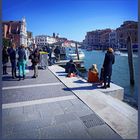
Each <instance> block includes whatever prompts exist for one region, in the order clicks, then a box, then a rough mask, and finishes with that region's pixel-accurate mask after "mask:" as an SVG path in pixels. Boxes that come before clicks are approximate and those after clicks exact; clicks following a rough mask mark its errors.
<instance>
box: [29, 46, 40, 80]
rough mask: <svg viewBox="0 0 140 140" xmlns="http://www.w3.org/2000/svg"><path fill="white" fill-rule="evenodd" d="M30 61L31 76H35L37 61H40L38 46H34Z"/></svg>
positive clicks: (36, 73) (36, 74)
mask: <svg viewBox="0 0 140 140" xmlns="http://www.w3.org/2000/svg"><path fill="white" fill-rule="evenodd" d="M31 62H32V67H33V70H34V75H33V77H32V78H36V77H38V63H39V62H40V52H39V49H38V48H36V49H35V51H34V52H33V58H32V60H31Z"/></svg>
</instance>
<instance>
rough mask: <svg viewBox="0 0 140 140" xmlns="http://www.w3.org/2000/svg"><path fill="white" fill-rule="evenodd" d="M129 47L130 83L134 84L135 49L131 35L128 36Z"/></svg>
mask: <svg viewBox="0 0 140 140" xmlns="http://www.w3.org/2000/svg"><path fill="white" fill-rule="evenodd" d="M127 49H128V64H129V73H130V84H131V85H134V83H135V81H134V66H133V50H132V42H131V38H130V36H129V37H128V38H127Z"/></svg>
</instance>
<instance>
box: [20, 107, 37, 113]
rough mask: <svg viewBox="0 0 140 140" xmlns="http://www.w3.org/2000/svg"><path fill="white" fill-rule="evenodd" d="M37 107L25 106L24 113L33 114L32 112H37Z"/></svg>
mask: <svg viewBox="0 0 140 140" xmlns="http://www.w3.org/2000/svg"><path fill="white" fill-rule="evenodd" d="M36 111H37V110H36V106H35V105H30V106H24V107H23V113H24V114H26V113H31V112H36Z"/></svg>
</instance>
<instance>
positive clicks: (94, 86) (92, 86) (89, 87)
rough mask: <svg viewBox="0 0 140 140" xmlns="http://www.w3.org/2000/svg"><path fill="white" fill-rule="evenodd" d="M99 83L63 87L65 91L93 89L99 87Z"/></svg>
mask: <svg viewBox="0 0 140 140" xmlns="http://www.w3.org/2000/svg"><path fill="white" fill-rule="evenodd" d="M100 86H101V84H94V85H90V86H85V87H74V88H63V90H65V91H70V90H94V89H101V87H100Z"/></svg>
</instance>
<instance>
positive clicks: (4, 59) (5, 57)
mask: <svg viewBox="0 0 140 140" xmlns="http://www.w3.org/2000/svg"><path fill="white" fill-rule="evenodd" d="M8 57H9V55H8V51H7V47H5V46H4V47H3V50H2V63H3V74H8V73H7V63H8Z"/></svg>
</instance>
